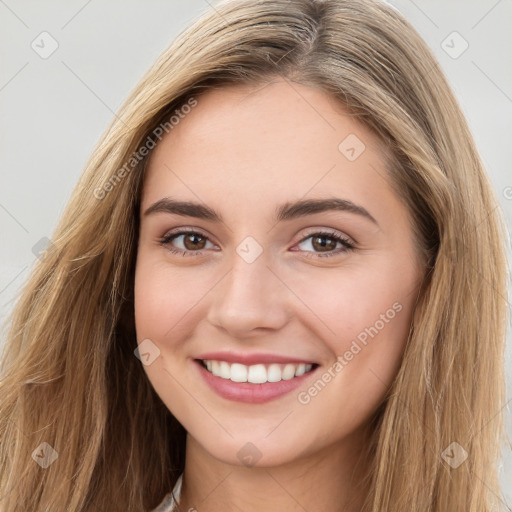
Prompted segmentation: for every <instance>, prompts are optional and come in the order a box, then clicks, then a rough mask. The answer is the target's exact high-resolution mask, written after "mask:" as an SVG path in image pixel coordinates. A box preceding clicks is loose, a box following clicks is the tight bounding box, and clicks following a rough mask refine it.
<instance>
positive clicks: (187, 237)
mask: <svg viewBox="0 0 512 512" xmlns="http://www.w3.org/2000/svg"><path fill="white" fill-rule="evenodd" d="M201 239H202V243H203V245H201ZM198 240H199V244H197V241H198ZM183 242H184V245H185V247H186V248H187V249H189V250H190V249H203V248H204V243H205V239H204V237H202V236H201V235H197V234H195V233H189V234H188V235H185V237H184V239H183ZM190 242H191V243H192V245H190V246H189V243H190Z"/></svg>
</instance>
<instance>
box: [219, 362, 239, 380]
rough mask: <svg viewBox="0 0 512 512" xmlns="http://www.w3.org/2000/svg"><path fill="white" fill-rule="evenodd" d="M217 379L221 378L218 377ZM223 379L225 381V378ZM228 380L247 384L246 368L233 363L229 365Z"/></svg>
mask: <svg viewBox="0 0 512 512" xmlns="http://www.w3.org/2000/svg"><path fill="white" fill-rule="evenodd" d="M226 364H227V363H226ZM214 375H215V374H214ZM218 377H223V376H222V375H218ZM223 378H224V379H225V378H226V377H223ZM229 378H230V379H231V380H232V381H233V382H247V366H244V365H243V364H238V363H233V364H232V365H231V376H230V377H229Z"/></svg>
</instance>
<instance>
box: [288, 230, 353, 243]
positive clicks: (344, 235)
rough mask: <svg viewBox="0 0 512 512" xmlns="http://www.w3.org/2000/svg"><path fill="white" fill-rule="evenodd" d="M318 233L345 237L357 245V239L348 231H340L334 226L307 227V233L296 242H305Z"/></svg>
mask: <svg viewBox="0 0 512 512" xmlns="http://www.w3.org/2000/svg"><path fill="white" fill-rule="evenodd" d="M318 233H325V234H329V235H330V236H334V237H338V238H343V239H344V240H346V241H347V242H349V243H350V244H351V245H357V241H356V240H354V239H353V238H352V237H351V236H349V235H347V234H346V233H344V232H342V231H338V230H337V229H334V228H321V227H313V228H307V230H306V234H305V235H303V236H302V238H301V239H300V240H298V241H297V242H296V243H295V244H298V243H300V242H303V241H304V240H305V239H307V238H309V237H310V236H311V235H316V234H318Z"/></svg>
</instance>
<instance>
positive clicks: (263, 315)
mask: <svg viewBox="0 0 512 512" xmlns="http://www.w3.org/2000/svg"><path fill="white" fill-rule="evenodd" d="M241 245H242V244H241ZM267 254H268V253H265V252H263V253H262V254H260V255H259V256H258V257H257V258H256V259H254V260H253V261H251V259H250V258H245V257H244V255H243V252H242V256H240V254H238V253H237V254H234V256H233V259H232V266H231V270H230V271H229V272H228V274H227V275H226V276H225V277H224V279H222V281H221V283H219V286H217V287H216V288H217V290H216V293H215V294H214V299H213V302H212V304H211V306H210V310H209V315H208V317H209V320H210V322H211V323H212V324H214V325H217V326H220V327H223V328H225V329H226V330H228V331H233V333H235V332H238V333H239V335H241V334H242V333H243V332H247V331H250V330H253V329H256V328H258V327H267V328H279V327H280V326H282V325H284V324H285V323H286V321H287V317H288V308H287V300H288V298H287V296H286V290H285V287H284V286H283V284H282V283H281V281H280V280H279V279H278V278H277V277H276V275H274V272H273V271H272V270H271V269H270V268H269V267H271V262H270V261H269V258H268V257H267Z"/></svg>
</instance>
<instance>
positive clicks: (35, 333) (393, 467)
mask: <svg viewBox="0 0 512 512" xmlns="http://www.w3.org/2000/svg"><path fill="white" fill-rule="evenodd" d="M272 77H274V78H275V77H282V78H285V79H286V80H289V81H290V82H299V83H301V84H304V85H308V86H311V87H316V88H318V89H321V90H323V91H325V92H327V93H329V94H330V95H331V96H332V97H334V98H338V99H339V100H340V101H341V103H342V104H343V105H344V106H345V108H346V109H347V110H348V111H349V112H350V113H351V115H353V116H355V117H356V118H357V119H358V120H360V121H361V122H362V123H364V124H365V125H366V126H368V127H370V128H371V129H372V130H374V132H375V133H377V134H378V135H379V136H380V137H381V139H382V140H383V141H385V143H386V144H387V145H388V146H389V147H390V148H391V150H392V153H393V162H392V163H391V164H390V165H389V176H390V178H391V181H392V183H393V186H394V187H395V189H396V193H397V194H398V195H399V196H400V197H401V198H402V199H403V201H404V203H405V204H406V206H407V207H408V209H409V211H410V215H411V219H412V220H413V223H414V228H415V236H416V239H417V240H416V241H417V245H418V250H419V251H420V254H421V255H422V257H423V260H424V265H425V280H424V283H423V288H422V293H421V295H420V297H419V300H418V303H417V307H416V310H415V314H414V321H413V326H412V328H411V332H410V336H409V339H408V340H407V345H406V349H405V353H404V355H403V361H402V365H401V367H400V370H399V372H398V375H397V377H396V379H395V381H394V383H393V385H392V386H391V389H389V392H388V394H387V396H386V400H385V403H384V404H383V406H382V407H381V408H379V411H378V414H377V415H376V416H375V419H374V422H373V435H372V443H371V444H370V445H369V447H368V453H369V454H370V455H371V466H370V469H369V472H368V479H369V481H371V492H370V494H369V495H368V498H367V502H366V504H365V510H367V511H373V512H410V511H411V510H414V511H428V512H447V511H462V510H464V511H465V512H490V511H491V510H493V511H494V510H498V507H499V503H500V500H499V496H501V492H500V487H499V481H498V477H497V468H496V462H497V460H498V457H499V455H500V440H501V436H503V424H502V416H501V412H502V411H501V408H502V407H503V404H504V399H505V384H504V380H505V379H504V375H503V372H504V370H503V366H504V363H503V355H504V345H505V326H506V300H505V298H506V280H507V276H506V273H507V268H506V259H505V254H504V243H503V237H504V232H505V230H504V228H503V222H502V219H501V217H500V216H499V213H498V212H499V209H497V202H496V199H495V197H494V194H493V192H492V189H491V187H490V185H489V182H488V179H487V177H486V175H485V172H484V170H483V165H482V162H481V160H480V158H479V156H478V154H477V151H476V149H475V145H474V142H473V140H472V136H471V134H470V132H469V130H468V126H467V124H466V121H465V119H464V117H463V114H462V113H461V109H460V108H459V106H458V104H457V101H456V99H455V98H454V96H453V94H452V92H451V90H450V87H449V86H448V83H447V81H446V79H445V77H444V75H443V73H442V71H441V70H440V69H439V65H438V63H437V62H436V60H435V58H434V57H433V55H432V53H431V52H430V50H429V49H428V48H427V46H426V44H425V43H424V42H423V41H422V39H421V38H420V37H419V35H418V34H417V33H416V31H415V30H414V29H413V28H412V27H411V25H410V24H409V23H408V22H406V21H405V20H404V19H403V17H402V16H401V15H400V14H399V13H398V12H396V11H395V10H394V9H393V8H391V7H389V6H388V5H386V4H384V3H380V2H377V1H372V0H323V1H321V0H260V1H258V2H254V1H253V0H231V1H224V2H221V3H217V4H216V5H215V6H214V9H209V10H208V11H207V12H205V13H204V14H203V15H202V16H200V17H199V18H198V19H197V20H196V21H195V23H194V24H193V25H192V26H190V27H189V28H188V29H187V30H185V31H183V32H182V33H181V34H180V35H179V36H178V37H177V38H176V40H175V41H174V42H173V43H172V44H171V45H170V47H169V48H168V49H167V50H166V51H165V52H164V53H163V54H162V55H161V56H160V58H159V59H158V60H157V62H156V63H155V64H154V65H153V66H152V67H151V68H150V70H149V71H148V72H147V74H146V75H145V76H144V77H143V79H142V80H141V82H140V83H139V84H138V86H137V87H136V88H135V90H134V91H133V92H132V93H131V95H130V96H129V98H128V99H127V100H126V101H125V103H124V105H123V106H122V107H121V109H120V111H119V112H118V114H117V116H116V118H115V119H114V121H113V122H112V124H111V125H110V127H109V128H108V129H107V131H106V133H105V135H104V136H103V137H102V139H101V141H100V143H99V144H98V146H97V148H96V149H95V151H94V153H93V155H92V157H91V158H90V160H89V162H88V164H87V166H86V169H85V171H84V173H83V176H82V178H81V180H80V182H79V183H78V185H77V186H76V188H75V190H74V192H73V195H72V197H71V199H70V202H69V205H68V206H67V208H66V210H65V213H64V215H63V217H62V219H61V221H60V223H59V224H58V226H57V228H56V230H55V232H54V234H53V236H52V242H53V245H52V246H51V248H50V249H49V251H48V252H47V254H46V255H45V257H44V258H42V259H41V261H40V262H39V263H38V264H37V266H36V267H35V268H34V269H33V271H32V274H31V276H30V278H29V280H28V282H27V283H26V285H25V287H24V289H23V291H22V293H21V296H20V298H19V300H18V302H17V305H16V308H15V310H14V312H13V315H12V318H11V322H10V331H9V336H8V339H7V343H6V345H5V349H4V354H3V359H2V375H1V384H0V464H1V468H2V471H1V475H0V511H2V512H17V511H24V512H25V511H27V510H30V511H32V512H47V511H52V512H58V511H68V510H69V511H77V510H80V511H91V512H92V511H97V510H109V511H116V510H120V511H121V510H122V511H126V510H137V511H141V510H149V509H151V508H153V507H155V506H156V505H157V504H158V503H159V502H160V500H161V499H162V497H163V495H164V494H165V493H166V492H168V491H169V490H170V489H171V488H172V486H173V485H174V483H175V482H176V479H177V478H178V476H179V474H180V473H181V472H182V471H183V468H184V448H185V431H184V429H183V427H182V426H181V425H180V424H179V423H178V422H177V420H176V419H175V418H174V417H173V416H172V414H171V413H170V412H169V411H168V410H167V408H166V407H165V405H164V404H163V402H162V401H161V400H160V398H159V397H158V395H157V394H156V392H155V391H154V390H153V388H152V387H151V385H150V383H149V381H148V379H147V377H146V375H145V373H144V371H143V368H142V365H141V362H140V361H139V359H138V358H137V357H135V355H134V349H135V348H136V347H137V341H136V333H135V328H134V317H133V279H134V266H135V254H136V244H137V237H138V207H139V200H140V193H141V186H142V181H143V176H144V168H145V165H146V162H147V155H146V156H144V157H141V154H142V153H145V152H143V151H141V150H140V148H141V147H142V146H144V145H146V146H149V143H148V141H151V146H154V144H155V143H157V142H158V140H156V139H157V137H156V134H157V133H159V132H158V131H156V132H155V129H156V128H157V127H158V126H160V125H162V123H164V125H165V122H168V121H169V119H170V117H171V116H172V115H173V112H175V111H176V110H178V109H179V108H180V106H181V105H184V104H186V103H187V102H188V103H189V104H190V100H191V98H194V100H195V101H198V102H199V103H200V101H201V98H200V95H201V93H202V92H204V91H206V90H208V89H209V88H212V87H222V86H223V85H225V84H251V83H252V84H257V83H265V81H268V80H269V79H270V78H272ZM167 124H168V125H169V124H172V123H167ZM166 131H167V130H166ZM134 158H135V160H133V159H134ZM128 162H130V163H129V164H127V163H128ZM42 443H47V445H46V444H42ZM452 443H457V444H452ZM53 450H54V451H53ZM446 450H448V451H446ZM462 450H464V451H462ZM454 453H456V454H457V457H458V458H459V459H460V458H461V457H462V458H464V457H466V455H463V454H464V453H465V454H467V458H466V459H465V460H464V462H462V463H461V464H460V465H459V466H458V467H454V465H453V464H450V459H451V458H453V454H454ZM461 454H462V455H461ZM38 457H43V459H46V460H47V462H48V463H49V465H48V464H46V465H47V467H45V468H44V467H42V465H41V464H37V463H36V460H37V458H38ZM51 462H53V463H51ZM459 462H460V460H459Z"/></svg>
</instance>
